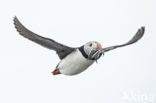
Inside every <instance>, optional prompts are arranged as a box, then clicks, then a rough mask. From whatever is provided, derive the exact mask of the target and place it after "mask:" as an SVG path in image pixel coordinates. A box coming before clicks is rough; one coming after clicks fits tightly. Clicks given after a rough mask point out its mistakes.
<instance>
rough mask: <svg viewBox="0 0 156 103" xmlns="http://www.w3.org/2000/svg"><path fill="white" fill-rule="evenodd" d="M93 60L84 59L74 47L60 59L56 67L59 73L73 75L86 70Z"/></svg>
mask: <svg viewBox="0 0 156 103" xmlns="http://www.w3.org/2000/svg"><path fill="white" fill-rule="evenodd" d="M93 62H94V60H88V59H86V58H85V57H84V56H83V55H82V53H81V51H80V50H79V49H76V50H75V51H73V52H72V53H70V54H69V55H68V56H66V57H65V58H64V59H62V60H61V61H60V62H59V64H58V66H57V67H56V68H57V69H59V70H60V73H61V74H65V75H75V74H78V73H81V72H83V71H84V70H86V69H87V68H88V67H89V66H90V65H91V64H93Z"/></svg>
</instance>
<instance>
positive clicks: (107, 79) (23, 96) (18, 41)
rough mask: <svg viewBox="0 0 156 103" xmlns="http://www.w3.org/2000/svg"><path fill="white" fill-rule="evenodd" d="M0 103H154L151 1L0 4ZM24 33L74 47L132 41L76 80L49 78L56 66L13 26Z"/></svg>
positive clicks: (154, 6)
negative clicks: (22, 27) (20, 25)
mask: <svg viewBox="0 0 156 103" xmlns="http://www.w3.org/2000/svg"><path fill="white" fill-rule="evenodd" d="M0 13H1V16H0V28H1V30H0V47H1V49H0V103H156V29H155V28H156V1H155V0H78V1H76V0H1V1H0ZM15 15H16V16H17V17H18V18H19V20H20V21H21V22H22V23H23V24H24V25H25V26H26V27H27V28H29V29H30V30H32V31H33V32H35V33H38V34H40V35H42V36H44V37H49V38H52V39H54V40H56V41H58V42H60V43H63V44H66V45H68V46H72V47H79V46H81V45H83V44H85V43H86V42H88V41H99V42H100V43H101V44H102V46H103V47H108V46H112V45H116V44H121V43H125V42H127V41H128V40H129V39H130V38H131V37H132V36H133V35H134V34H135V33H136V31H137V30H138V28H140V27H141V26H145V28H146V31H145V35H144V37H143V38H142V39H141V40H140V41H139V42H137V43H135V44H133V45H130V46H127V47H123V48H119V49H116V50H113V51H110V52H108V53H106V54H105V56H104V57H101V58H100V60H98V63H97V64H96V63H94V64H93V65H92V66H91V67H89V68H88V69H87V70H86V71H84V72H82V73H81V74H78V75H75V76H65V75H58V76H53V75H52V74H51V71H53V70H54V69H55V67H56V65H57V64H58V62H59V61H60V60H59V58H58V56H57V55H56V53H55V52H54V51H51V50H48V49H46V48H43V47H41V46H40V45H37V44H35V43H33V42H31V41H29V40H27V39H25V38H23V37H22V36H20V35H19V34H18V33H17V31H16V30H15V28H14V25H13V17H14V16H15Z"/></svg>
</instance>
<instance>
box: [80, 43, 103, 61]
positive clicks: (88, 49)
mask: <svg viewBox="0 0 156 103" xmlns="http://www.w3.org/2000/svg"><path fill="white" fill-rule="evenodd" d="M83 49H84V52H85V53H86V55H87V56H88V59H90V60H97V59H99V58H100V57H101V55H102V54H104V51H103V49H102V46H101V44H100V43H99V42H97V41H90V42H88V43H86V44H85V45H84V48H83Z"/></svg>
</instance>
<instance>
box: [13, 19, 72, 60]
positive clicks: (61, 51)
mask: <svg viewBox="0 0 156 103" xmlns="http://www.w3.org/2000/svg"><path fill="white" fill-rule="evenodd" d="M14 25H15V28H16V29H17V31H18V32H19V34H20V35H22V36H24V37H25V38H28V39H29V40H31V41H33V42H35V43H38V44H40V45H41V46H44V47H46V48H48V49H52V50H55V51H56V53H57V54H58V56H59V58H60V59H63V58H64V57H66V56H67V55H68V54H70V53H71V52H72V51H73V50H75V48H71V47H68V46H65V45H63V44H60V43H58V42H56V41H54V40H52V39H49V38H45V37H42V36H40V35H37V34H35V33H33V32H32V31H30V30H28V29H27V28H26V27H24V26H23V25H22V23H21V22H20V21H19V20H18V18H17V17H14Z"/></svg>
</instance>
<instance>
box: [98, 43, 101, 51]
mask: <svg viewBox="0 0 156 103" xmlns="http://www.w3.org/2000/svg"><path fill="white" fill-rule="evenodd" d="M98 46H99V49H100V50H101V51H102V46H101V44H100V43H99V42H98Z"/></svg>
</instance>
